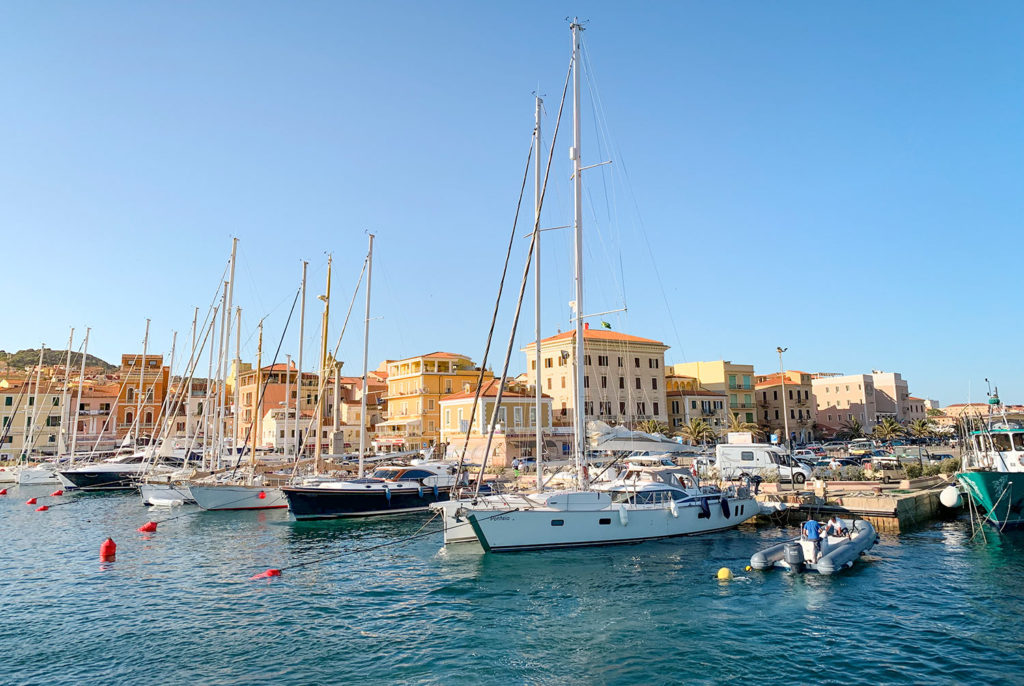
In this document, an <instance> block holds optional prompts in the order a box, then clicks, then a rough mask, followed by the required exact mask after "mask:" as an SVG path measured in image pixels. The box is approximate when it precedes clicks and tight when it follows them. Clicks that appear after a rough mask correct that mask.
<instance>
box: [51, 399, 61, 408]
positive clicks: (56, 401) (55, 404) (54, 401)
mask: <svg viewBox="0 0 1024 686" xmlns="http://www.w3.org/2000/svg"><path fill="white" fill-rule="evenodd" d="M58 405H60V398H57V397H55V398H53V406H54V407H57V406H58Z"/></svg>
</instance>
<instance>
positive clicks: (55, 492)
mask: <svg viewBox="0 0 1024 686" xmlns="http://www.w3.org/2000/svg"><path fill="white" fill-rule="evenodd" d="M50 495H51V496H53V497H57V496H59V495H64V491H62V490H60V489H59V488H58V489H57V490H56V491H54V492H53V493H51V494H50Z"/></svg>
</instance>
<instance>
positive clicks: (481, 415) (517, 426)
mask: <svg viewBox="0 0 1024 686" xmlns="http://www.w3.org/2000/svg"><path fill="white" fill-rule="evenodd" d="M498 389H499V384H498V380H497V379H491V380H490V381H487V382H485V383H484V387H483V390H482V391H481V392H480V401H481V405H480V406H479V407H477V411H476V413H475V414H474V413H473V401H474V400H475V399H476V385H475V384H474V385H473V387H471V388H469V389H467V390H464V391H460V392H458V393H453V394H452V395H448V396H445V397H444V398H442V399H441V442H442V443H446V444H448V446H449V447H448V450H449V453H452V452H455V453H458V454H461V452H462V448H463V446H466V459H468V460H469V461H471V462H476V463H480V462H482V461H483V457H484V450H485V449H486V448H487V436H488V433H489V431H490V424H491V421H492V420H493V418H494V405H495V402H496V401H497V397H498ZM536 402H537V400H536V397H535V396H534V392H533V389H532V387H526V386H522V385H519V384H511V385H510V386H509V387H507V388H506V389H505V391H504V392H503V393H502V395H501V409H500V410H499V412H498V417H497V419H498V425H497V427H496V429H495V432H494V439H493V441H492V443H491V454H490V457H489V458H488V460H487V462H488V465H490V466H494V467H507V466H508V465H509V464H510V463H511V462H512V460H514V459H517V458H519V459H521V458H524V457H535V456H536V435H537V423H536V419H537V406H536ZM470 416H473V423H472V425H470ZM551 419H552V417H551V397H550V396H547V395H542V396H541V417H540V426H541V430H542V432H543V434H544V435H543V439H544V444H545V449H544V454H545V457H546V458H549V459H550V458H553V457H556V456H557V457H558V458H559V459H561V457H562V455H563V453H564V454H568V451H569V447H570V445H571V442H572V437H571V435H569V434H568V432H562V433H559V434H558V436H555V435H554V434H553V433H552V426H551ZM467 433H468V434H469V443H468V444H467V443H466V434H467ZM563 443H564V445H563Z"/></svg>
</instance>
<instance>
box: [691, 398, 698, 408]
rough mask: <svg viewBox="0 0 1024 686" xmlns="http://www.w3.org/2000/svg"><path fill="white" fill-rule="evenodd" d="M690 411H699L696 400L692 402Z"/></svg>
mask: <svg viewBox="0 0 1024 686" xmlns="http://www.w3.org/2000/svg"><path fill="white" fill-rule="evenodd" d="M690 409H691V410H696V409H697V401H696V400H691V401H690Z"/></svg>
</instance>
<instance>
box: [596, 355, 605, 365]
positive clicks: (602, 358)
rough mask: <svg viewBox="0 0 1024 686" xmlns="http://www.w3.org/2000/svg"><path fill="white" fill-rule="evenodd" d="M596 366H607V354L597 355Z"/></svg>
mask: <svg viewBox="0 0 1024 686" xmlns="http://www.w3.org/2000/svg"><path fill="white" fill-rule="evenodd" d="M597 366H599V367H607V366H608V356H607V355H598V356H597Z"/></svg>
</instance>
